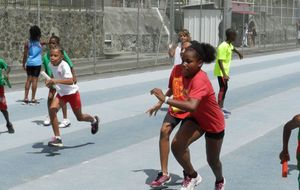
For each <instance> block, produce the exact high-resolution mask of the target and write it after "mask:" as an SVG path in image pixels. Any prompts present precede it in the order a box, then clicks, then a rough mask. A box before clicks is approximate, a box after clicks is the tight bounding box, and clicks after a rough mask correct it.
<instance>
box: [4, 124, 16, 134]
mask: <svg viewBox="0 0 300 190" xmlns="http://www.w3.org/2000/svg"><path fill="white" fill-rule="evenodd" d="M6 127H7V129H8V133H10V134H13V133H15V130H14V127H13V125H12V124H11V123H8V124H7V125H6Z"/></svg>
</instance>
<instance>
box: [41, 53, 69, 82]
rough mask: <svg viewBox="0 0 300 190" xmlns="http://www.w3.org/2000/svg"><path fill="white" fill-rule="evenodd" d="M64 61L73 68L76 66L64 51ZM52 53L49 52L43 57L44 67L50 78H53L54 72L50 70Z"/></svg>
mask: <svg viewBox="0 0 300 190" xmlns="http://www.w3.org/2000/svg"><path fill="white" fill-rule="evenodd" d="M64 60H65V61H66V62H67V63H68V65H69V66H70V67H71V68H73V67H74V64H73V63H72V61H71V59H70V57H69V56H68V54H67V53H66V51H64ZM50 62H51V61H50V51H48V52H47V53H46V54H45V55H44V56H43V66H44V68H45V72H46V73H47V75H48V76H52V70H51V68H50Z"/></svg>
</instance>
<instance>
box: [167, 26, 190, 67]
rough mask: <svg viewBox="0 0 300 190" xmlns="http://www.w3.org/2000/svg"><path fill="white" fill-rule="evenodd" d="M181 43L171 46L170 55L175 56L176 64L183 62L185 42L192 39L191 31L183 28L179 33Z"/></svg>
mask: <svg viewBox="0 0 300 190" xmlns="http://www.w3.org/2000/svg"><path fill="white" fill-rule="evenodd" d="M178 38H179V41H180V42H179V43H178V44H177V45H174V44H170V46H169V56H170V57H174V65H180V64H181V63H182V60H181V53H182V51H183V49H185V44H186V43H187V42H190V41H191V35H190V32H189V31H188V30H186V29H183V30H182V31H181V32H179V33H178Z"/></svg>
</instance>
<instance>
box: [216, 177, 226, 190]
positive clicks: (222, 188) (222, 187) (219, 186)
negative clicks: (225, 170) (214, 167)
mask: <svg viewBox="0 0 300 190" xmlns="http://www.w3.org/2000/svg"><path fill="white" fill-rule="evenodd" d="M225 184H226V180H225V178H224V180H223V182H222V183H216V184H215V190H225Z"/></svg>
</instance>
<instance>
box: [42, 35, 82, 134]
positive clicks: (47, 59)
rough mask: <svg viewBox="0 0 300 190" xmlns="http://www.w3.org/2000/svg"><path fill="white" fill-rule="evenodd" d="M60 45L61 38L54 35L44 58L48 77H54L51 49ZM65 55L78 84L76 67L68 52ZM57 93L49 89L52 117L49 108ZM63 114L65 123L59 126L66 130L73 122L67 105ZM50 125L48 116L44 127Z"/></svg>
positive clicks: (63, 109)
mask: <svg viewBox="0 0 300 190" xmlns="http://www.w3.org/2000/svg"><path fill="white" fill-rule="evenodd" d="M59 44H60V38H59V37H58V36H55V35H52V36H51V37H50V40H49V50H48V51H47V53H46V54H45V55H44V56H43V66H44V69H45V72H46V73H47V75H48V76H52V71H51V68H50V49H51V48H53V47H55V46H57V45H59ZM63 53H64V54H63V55H64V60H65V61H66V62H67V63H68V65H69V66H70V68H71V72H72V75H73V80H74V83H75V84H76V83H77V80H76V75H75V71H74V65H73V63H72V61H71V59H70V58H69V56H68V54H67V53H66V51H64V52H63ZM55 93H56V90H55V88H53V87H50V88H49V94H48V101H47V105H48V113H49V115H50V110H49V108H50V105H51V102H52V100H53V98H54V96H55ZM62 113H63V121H62V122H61V123H60V124H59V127H60V128H64V127H68V126H70V125H71V122H70V120H69V119H68V117H67V106H66V105H65V106H63V107H62ZM50 124H51V122H50V117H49V116H48V117H47V118H46V120H45V121H44V125H45V126H49V125H50Z"/></svg>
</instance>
